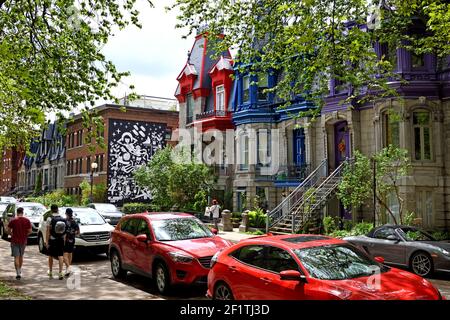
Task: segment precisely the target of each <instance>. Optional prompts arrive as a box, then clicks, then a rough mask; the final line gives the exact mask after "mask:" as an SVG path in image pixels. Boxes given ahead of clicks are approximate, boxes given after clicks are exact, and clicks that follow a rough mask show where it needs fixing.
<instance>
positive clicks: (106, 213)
mask: <svg viewBox="0 0 450 320" xmlns="http://www.w3.org/2000/svg"><path fill="white" fill-rule="evenodd" d="M99 213H100V214H101V215H102V216H104V217H114V218H121V217H122V216H123V214H122V213H121V212H117V211H99Z"/></svg>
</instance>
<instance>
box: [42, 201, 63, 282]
mask: <svg viewBox="0 0 450 320" xmlns="http://www.w3.org/2000/svg"><path fill="white" fill-rule="evenodd" d="M51 212H52V215H51V216H50V217H48V219H47V233H46V241H45V243H46V246H47V255H48V276H49V277H50V278H53V259H54V258H55V259H58V262H59V280H62V279H64V274H63V271H62V270H63V264H64V238H65V234H66V220H65V219H64V218H63V217H61V216H60V215H59V212H58V206H56V205H52V206H51Z"/></svg>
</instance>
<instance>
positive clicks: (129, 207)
mask: <svg viewBox="0 0 450 320" xmlns="http://www.w3.org/2000/svg"><path fill="white" fill-rule="evenodd" d="M122 210H123V213H125V214H134V213H143V212H147V211H152V206H151V204H148V203H125V204H124V205H123V208H122Z"/></svg>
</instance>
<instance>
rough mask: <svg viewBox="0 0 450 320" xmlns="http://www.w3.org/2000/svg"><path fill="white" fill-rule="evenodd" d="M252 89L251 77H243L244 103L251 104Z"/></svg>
mask: <svg viewBox="0 0 450 320" xmlns="http://www.w3.org/2000/svg"><path fill="white" fill-rule="evenodd" d="M250 87H251V79H250V75H248V74H247V75H245V76H243V77H242V103H247V102H250V100H251V99H250Z"/></svg>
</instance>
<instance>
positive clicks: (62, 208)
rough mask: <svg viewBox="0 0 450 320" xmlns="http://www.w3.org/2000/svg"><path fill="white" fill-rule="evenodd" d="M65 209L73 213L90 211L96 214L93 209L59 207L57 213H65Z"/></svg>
mask: <svg viewBox="0 0 450 320" xmlns="http://www.w3.org/2000/svg"><path fill="white" fill-rule="evenodd" d="M67 209H72V210H73V211H74V212H75V211H92V212H97V211H96V210H95V209H92V208H86V207H60V208H59V211H66V210H67Z"/></svg>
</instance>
